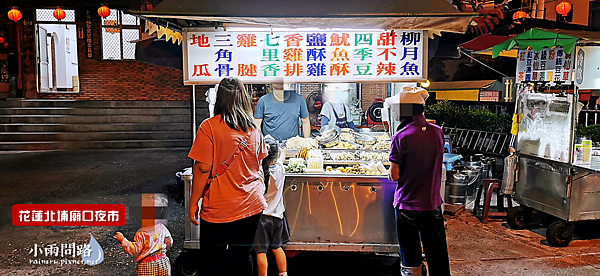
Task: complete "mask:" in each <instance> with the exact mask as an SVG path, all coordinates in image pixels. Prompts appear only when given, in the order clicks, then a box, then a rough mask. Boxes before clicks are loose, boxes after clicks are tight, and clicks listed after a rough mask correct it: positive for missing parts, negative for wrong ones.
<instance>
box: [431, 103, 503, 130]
mask: <svg viewBox="0 0 600 276" xmlns="http://www.w3.org/2000/svg"><path fill="white" fill-rule="evenodd" d="M425 115H426V117H427V118H428V119H433V120H435V121H436V124H438V125H444V126H448V127H456V128H465V129H472V130H482V131H493V132H509V131H510V127H511V123H512V117H511V115H509V114H496V113H493V112H491V111H489V110H487V109H478V108H473V107H470V106H460V105H456V104H454V103H452V102H450V101H447V100H446V101H440V102H438V103H436V104H433V105H430V106H428V107H427V108H426V110H425Z"/></svg>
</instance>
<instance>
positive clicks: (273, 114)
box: [254, 84, 310, 142]
mask: <svg viewBox="0 0 600 276" xmlns="http://www.w3.org/2000/svg"><path fill="white" fill-rule="evenodd" d="M308 115H309V114H308V108H307V107H306V101H305V100H304V98H303V97H302V96H301V95H300V94H297V93H295V92H293V91H283V84H273V93H269V94H267V95H264V96H262V97H261V98H260V99H259V100H258V103H257V104H256V110H255V111H254V118H255V119H256V123H257V124H258V125H259V126H262V128H261V129H262V132H263V135H271V136H273V138H275V139H277V140H278V141H280V142H282V141H285V140H287V139H289V138H292V137H295V136H298V125H299V123H298V121H299V119H298V118H301V119H302V133H303V134H304V137H306V138H308V137H310V119H309V117H308Z"/></svg>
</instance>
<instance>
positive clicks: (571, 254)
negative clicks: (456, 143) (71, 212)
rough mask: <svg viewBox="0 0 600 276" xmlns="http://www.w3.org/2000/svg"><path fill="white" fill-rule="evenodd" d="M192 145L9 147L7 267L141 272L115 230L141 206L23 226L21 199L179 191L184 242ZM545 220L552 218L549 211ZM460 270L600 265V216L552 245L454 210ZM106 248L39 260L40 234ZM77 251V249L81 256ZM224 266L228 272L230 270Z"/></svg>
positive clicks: (368, 258) (534, 271)
mask: <svg viewBox="0 0 600 276" xmlns="http://www.w3.org/2000/svg"><path fill="white" fill-rule="evenodd" d="M186 155H187V149H172V150H167V149H151V150H94V151H70V152H35V153H2V154H0V194H1V195H2V201H0V237H1V238H0V274H6V275H135V264H134V263H133V259H132V257H130V256H128V255H127V254H125V253H124V252H123V251H122V250H121V248H120V247H119V246H118V244H117V243H116V242H115V241H114V240H113V239H112V238H111V236H112V235H113V234H114V232H115V231H121V232H123V233H124V234H125V236H127V237H132V236H133V234H134V233H135V230H136V228H137V225H136V223H134V221H135V220H134V219H133V217H132V216H128V219H127V223H126V224H125V226H123V227H70V228H69V227H15V226H12V223H11V208H12V205H13V204H17V203H122V204H125V205H126V206H128V207H130V199H131V197H133V196H135V195H137V194H140V193H164V194H167V195H168V197H169V208H168V220H169V225H168V226H169V229H170V230H171V233H172V234H173V236H174V239H175V245H174V247H173V249H172V250H170V251H169V253H168V255H169V257H170V258H171V260H172V261H173V260H174V259H175V258H176V257H177V256H178V255H179V254H180V252H181V250H182V248H181V245H182V240H183V222H182V221H183V212H184V210H183V207H182V206H181V205H179V204H177V203H176V202H175V196H176V189H175V178H174V173H175V172H177V171H179V170H181V169H182V168H184V167H187V166H189V165H190V161H189V159H187V157H186ZM542 222H543V220H542ZM447 227H448V244H449V254H450V260H451V270H452V274H453V275H600V231H599V230H598V229H600V223H598V222H583V223H579V224H578V225H577V228H576V232H575V240H574V241H573V242H571V244H570V245H569V246H568V247H566V248H552V247H550V246H549V245H548V244H547V242H546V240H545V236H544V235H545V228H544V227H543V226H538V227H532V229H528V230H519V231H517V230H512V229H509V228H508V226H507V225H506V223H505V222H502V221H493V222H490V223H489V224H482V223H481V222H480V221H479V220H478V219H477V218H475V217H473V216H471V215H470V213H468V212H465V213H461V214H459V215H458V216H456V217H448V225H447ZM90 233H91V234H92V235H93V236H94V237H95V238H96V239H97V240H98V242H99V243H100V245H101V246H102V248H103V249H104V252H105V257H104V262H102V263H101V264H99V265H96V266H93V267H92V266H87V265H68V264H67V265H62V266H60V265H50V264H32V263H31V262H32V260H36V259H58V260H60V259H61V258H60V257H58V258H54V257H48V258H46V257H40V258H35V257H34V256H33V253H30V250H31V249H32V248H34V246H35V245H36V244H37V245H38V246H39V247H45V246H47V245H50V244H58V245H60V244H64V243H72V242H75V243H77V244H83V243H87V242H88V241H89V234H90ZM71 259H72V258H71ZM396 261H397V258H393V257H386V256H375V255H373V254H353V253H323V252H304V253H300V254H299V255H297V256H295V257H293V258H291V259H290V260H289V271H290V275H397V273H395V271H396V269H395V267H394V264H395V263H396ZM224 275H228V274H227V273H226V271H224Z"/></svg>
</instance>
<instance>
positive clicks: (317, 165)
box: [306, 158, 324, 173]
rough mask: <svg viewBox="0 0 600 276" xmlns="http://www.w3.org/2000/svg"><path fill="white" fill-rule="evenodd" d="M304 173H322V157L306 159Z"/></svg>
mask: <svg viewBox="0 0 600 276" xmlns="http://www.w3.org/2000/svg"><path fill="white" fill-rule="evenodd" d="M306 173H324V170H323V158H310V159H308V161H307V166H306Z"/></svg>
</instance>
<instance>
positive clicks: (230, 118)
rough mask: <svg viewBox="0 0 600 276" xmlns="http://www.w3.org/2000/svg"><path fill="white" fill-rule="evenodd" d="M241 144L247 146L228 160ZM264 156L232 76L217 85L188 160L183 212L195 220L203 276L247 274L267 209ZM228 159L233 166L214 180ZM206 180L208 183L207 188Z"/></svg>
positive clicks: (244, 97) (239, 84)
mask: <svg viewBox="0 0 600 276" xmlns="http://www.w3.org/2000/svg"><path fill="white" fill-rule="evenodd" d="M244 140H248V141H247V147H245V148H243V147H241V148H243V149H242V150H241V153H240V154H239V155H238V156H236V157H233V156H234V155H233V154H234V152H235V151H236V149H238V147H239V146H241V145H243V143H242V142H243V141H244ZM267 154H268V152H267V148H266V146H265V143H264V140H263V137H262V134H261V133H260V130H259V129H258V128H257V127H256V123H255V121H254V118H253V117H252V108H251V105H250V97H249V95H248V93H247V92H246V89H245V88H244V85H243V84H242V82H241V81H240V80H239V79H237V78H233V77H229V78H225V79H223V80H221V83H220V84H219V88H218V90H217V99H216V103H215V116H214V117H212V118H209V119H206V120H204V122H202V124H201V125H200V128H199V129H198V133H197V135H196V140H195V141H194V143H193V145H192V149H191V150H190V153H189V155H188V156H189V157H190V158H192V159H194V160H195V162H194V166H193V170H192V173H193V176H194V177H193V180H192V195H191V197H190V210H189V212H190V217H191V221H192V222H193V223H194V224H196V225H198V221H197V220H196V218H197V216H198V215H199V216H200V229H201V231H200V248H201V250H200V251H201V256H202V258H201V262H202V266H201V269H202V270H205V271H204V272H203V275H205V274H206V275H252V257H251V254H250V250H251V246H252V242H253V240H254V234H255V233H256V228H257V227H258V222H259V220H260V216H261V214H262V211H263V210H264V209H265V208H266V206H267V203H266V201H265V198H264V196H263V195H264V191H265V186H264V183H263V175H262V173H261V172H260V166H261V160H262V159H264V158H265V157H266V156H267ZM230 157H232V158H234V159H233V162H230V164H229V167H227V169H226V170H225V171H224V172H222V170H221V172H220V173H219V175H218V176H216V177H215V173H216V172H217V169H218V168H219V167H221V168H223V167H222V165H221V164H223V163H225V162H226V160H228V159H230ZM209 176H210V177H213V181H212V182H211V183H210V185H207V181H208V179H209ZM200 198H203V200H202V207H201V208H200V210H198V209H199V208H198V202H199V200H200Z"/></svg>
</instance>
